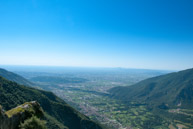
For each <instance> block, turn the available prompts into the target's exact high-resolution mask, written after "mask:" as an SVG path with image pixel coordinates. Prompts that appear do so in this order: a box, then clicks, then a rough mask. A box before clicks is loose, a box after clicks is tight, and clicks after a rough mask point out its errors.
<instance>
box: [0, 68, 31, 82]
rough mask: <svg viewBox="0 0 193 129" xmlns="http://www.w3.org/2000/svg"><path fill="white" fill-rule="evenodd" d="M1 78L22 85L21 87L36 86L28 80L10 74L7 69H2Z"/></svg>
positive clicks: (0, 71)
mask: <svg viewBox="0 0 193 129" xmlns="http://www.w3.org/2000/svg"><path fill="white" fill-rule="evenodd" d="M0 76H2V77H4V78H6V79H7V80H10V81H14V82H17V83H18V84H21V85H25V86H34V84H33V83H32V82H30V81H28V80H27V79H25V78H23V77H21V76H19V75H17V74H15V73H12V72H9V71H7V70H5V69H1V68H0Z"/></svg>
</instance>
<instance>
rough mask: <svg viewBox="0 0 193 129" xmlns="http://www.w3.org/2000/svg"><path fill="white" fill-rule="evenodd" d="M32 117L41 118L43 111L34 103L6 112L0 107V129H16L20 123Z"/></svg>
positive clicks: (27, 103)
mask: <svg viewBox="0 0 193 129" xmlns="http://www.w3.org/2000/svg"><path fill="white" fill-rule="evenodd" d="M33 115H35V116H37V117H41V116H43V110H42V108H41V107H40V104H39V103H38V102H36V101H32V102H26V103H24V104H22V105H20V106H17V107H16V108H13V109H11V110H9V111H7V112H5V111H4V110H3V108H2V107H1V106H0V129H18V126H19V124H20V123H21V122H23V121H24V120H26V119H28V118H30V117H32V116H33Z"/></svg>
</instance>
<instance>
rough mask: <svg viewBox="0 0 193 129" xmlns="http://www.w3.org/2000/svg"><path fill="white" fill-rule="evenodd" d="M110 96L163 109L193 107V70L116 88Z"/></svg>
mask: <svg viewBox="0 0 193 129" xmlns="http://www.w3.org/2000/svg"><path fill="white" fill-rule="evenodd" d="M109 92H110V94H111V95H110V96H111V97H113V98H116V99H120V100H124V101H138V102H146V103H148V104H150V105H154V106H158V107H161V108H177V107H181V108H189V109H192V107H193V69H187V70H183V71H179V72H174V73H169V74H166V75H161V76H157V77H153V78H149V79H146V80H143V81H140V82H139V83H136V84H134V85H132V86H126V87H121V86H120V87H114V88H112V89H110V90H109Z"/></svg>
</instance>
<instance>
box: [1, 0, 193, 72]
mask: <svg viewBox="0 0 193 129" xmlns="http://www.w3.org/2000/svg"><path fill="white" fill-rule="evenodd" d="M192 7H193V1H191V0H184V1H180V0H177V1H176V0H159V1H154V0H147V1H143V0H138V1H135V0H131V1H124V0H121V1H114V0H113V1H110V0H105V1H100V0H99V1H89V0H85V1H77V0H71V1H63V0H57V1H52V0H41V1H38V0H21V1H14V0H6V1H0V12H1V13H0V18H1V20H0V65H24V66H25V65H26V66H63V67H111V68H112V67H121V68H136V69H161V70H184V69H189V68H192V67H193V60H192V59H193V8H192Z"/></svg>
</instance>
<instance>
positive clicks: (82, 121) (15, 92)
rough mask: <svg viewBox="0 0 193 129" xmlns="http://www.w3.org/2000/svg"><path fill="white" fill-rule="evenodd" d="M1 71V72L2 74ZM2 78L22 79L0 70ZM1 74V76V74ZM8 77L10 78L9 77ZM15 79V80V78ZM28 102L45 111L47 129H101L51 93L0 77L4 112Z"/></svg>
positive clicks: (0, 98) (0, 100) (0, 99)
mask: <svg viewBox="0 0 193 129" xmlns="http://www.w3.org/2000/svg"><path fill="white" fill-rule="evenodd" d="M2 71H3V72H2ZM1 72H2V73H3V74H4V76H6V77H8V78H9V79H13V78H14V79H17V81H18V82H22V81H20V80H19V79H22V80H23V78H22V77H20V76H18V75H16V74H13V73H11V72H8V71H6V70H3V69H1ZM2 73H1V74H2ZM9 75H10V76H9ZM15 77H17V78H15ZM29 101H37V102H38V103H40V105H41V107H42V108H43V110H44V111H45V119H46V121H47V125H48V129H64V128H65V129H68V128H69V129H102V128H103V127H102V126H101V125H99V124H98V123H95V122H94V121H92V120H90V119H89V118H88V117H87V116H85V115H83V114H81V113H80V112H78V111H76V110H75V109H74V108H72V107H71V106H70V105H68V104H67V103H65V102H64V101H63V100H62V99H60V98H58V97H57V96H56V95H54V94H53V93H51V92H47V91H43V90H38V89H34V88H31V87H26V86H24V85H19V84H17V83H16V82H13V81H9V80H7V79H5V78H4V77H1V76H0V105H2V106H3V107H4V109H5V110H10V109H11V108H14V107H16V106H17V105H20V104H23V103H25V102H29Z"/></svg>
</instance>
